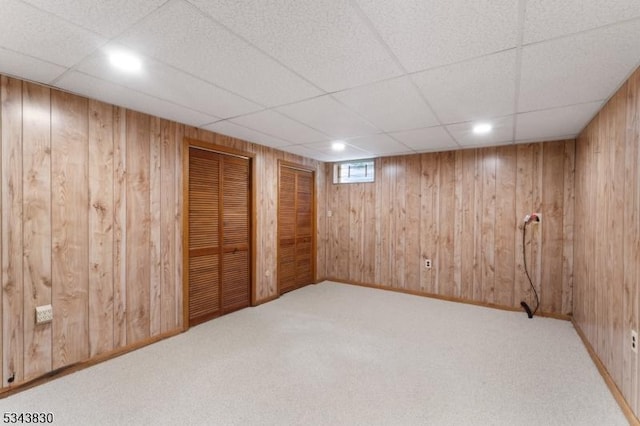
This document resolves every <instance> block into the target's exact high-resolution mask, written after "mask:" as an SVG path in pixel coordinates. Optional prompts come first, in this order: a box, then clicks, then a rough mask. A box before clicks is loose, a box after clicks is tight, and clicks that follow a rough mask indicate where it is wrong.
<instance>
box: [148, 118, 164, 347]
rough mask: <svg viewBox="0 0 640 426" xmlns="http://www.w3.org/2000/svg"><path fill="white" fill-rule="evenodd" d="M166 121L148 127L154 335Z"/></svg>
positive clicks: (157, 313) (158, 302)
mask: <svg viewBox="0 0 640 426" xmlns="http://www.w3.org/2000/svg"><path fill="white" fill-rule="evenodd" d="M164 125H166V122H165V121H164V120H161V119H160V118H157V117H152V118H151V123H150V126H151V131H150V149H149V157H150V160H151V162H150V169H149V192H150V201H149V203H150V223H149V228H150V229H149V232H150V235H149V258H150V262H151V263H150V269H149V279H150V288H149V290H150V292H149V293H150V294H149V334H150V335H151V336H156V335H158V334H160V329H161V312H162V311H161V308H162V293H161V288H162V287H161V286H162V282H161V275H162V247H161V232H160V225H161V217H160V216H161V210H160V205H161V200H162V180H161V179H162V177H161V169H160V150H161V145H162V126H164Z"/></svg>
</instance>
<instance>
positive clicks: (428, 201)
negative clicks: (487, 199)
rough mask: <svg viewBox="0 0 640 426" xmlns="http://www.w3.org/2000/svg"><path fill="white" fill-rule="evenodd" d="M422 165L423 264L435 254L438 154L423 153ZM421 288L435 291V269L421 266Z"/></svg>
mask: <svg viewBox="0 0 640 426" xmlns="http://www.w3.org/2000/svg"><path fill="white" fill-rule="evenodd" d="M420 160H421V167H422V179H421V182H420V186H421V188H420V191H421V200H420V251H421V254H420V259H421V262H420V264H421V266H422V265H424V261H425V260H427V259H431V260H432V262H433V258H434V254H435V237H436V235H435V234H436V232H435V220H434V217H433V204H434V198H435V182H436V178H437V170H436V161H435V160H436V156H435V154H422V155H421V157H420ZM420 272H421V274H420V289H421V290H422V291H425V292H430V293H434V289H435V283H434V281H435V280H434V275H435V274H434V271H433V267H432V268H431V269H426V268H424V267H421V268H420Z"/></svg>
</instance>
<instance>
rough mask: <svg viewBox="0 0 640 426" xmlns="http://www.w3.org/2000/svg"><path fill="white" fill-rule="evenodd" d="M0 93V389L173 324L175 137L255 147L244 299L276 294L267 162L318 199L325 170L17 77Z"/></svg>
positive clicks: (176, 307) (178, 179)
mask: <svg viewBox="0 0 640 426" xmlns="http://www.w3.org/2000/svg"><path fill="white" fill-rule="evenodd" d="M0 93H1V104H0V119H1V120H2V122H1V127H0V128H1V133H0V135H1V136H0V137H1V140H0V143H1V145H0V146H1V148H0V180H1V182H2V186H1V191H2V192H1V194H0V206H1V207H2V209H1V213H0V222H1V227H0V230H1V232H0V238H1V250H0V263H1V265H2V270H1V285H2V291H1V292H0V296H1V299H2V301H1V303H0V310H1V313H0V317H1V318H2V327H0V333H1V335H0V341H1V342H2V374H1V376H2V385H1V386H2V387H7V386H8V382H7V380H8V379H9V378H11V377H13V378H14V381H13V384H12V385H11V386H14V385H19V384H20V383H24V382H25V380H28V379H30V378H35V377H37V376H39V375H46V374H49V373H50V372H51V371H52V369H55V368H58V367H63V366H68V365H70V364H73V363H76V362H82V361H85V360H92V359H98V358H100V357H103V356H105V355H106V354H109V353H114V352H118V351H120V352H121V351H124V350H127V349H128V348H131V347H136V345H139V344H140V342H144V341H148V338H152V337H151V335H152V334H156V335H157V336H162V335H168V334H171V333H174V332H175V331H177V330H180V329H182V326H183V292H182V291H183V289H182V278H183V272H184V268H183V261H182V257H183V248H182V236H183V222H182V209H183V205H184V197H183V158H184V157H185V155H184V151H183V150H184V147H183V143H182V141H183V139H184V136H185V134H188V135H190V136H192V137H195V138H198V139H200V140H205V141H210V142H215V143H216V144H219V145H221V146H224V147H227V148H233V149H235V150H236V151H237V150H242V151H246V152H250V153H252V155H254V157H253V161H254V162H255V166H254V170H255V172H256V173H255V175H254V177H253V179H252V190H253V189H255V188H260V190H259V191H255V192H256V196H255V200H252V202H254V201H255V203H256V204H255V205H256V212H257V213H256V217H255V218H254V219H253V220H254V221H255V223H256V224H257V225H258V226H257V227H258V228H259V229H255V230H252V232H255V235H256V238H255V241H256V242H257V244H256V246H257V247H255V256H256V257H257V258H259V259H261V262H262V266H261V267H260V272H261V273H260V274H259V276H256V277H255V283H254V285H255V291H254V295H255V298H254V300H252V303H256V304H257V303H261V302H262V301H268V300H272V299H273V298H275V297H276V295H277V285H276V281H275V277H276V276H277V265H276V261H277V260H276V247H277V232H276V223H277V221H276V219H277V205H276V200H277V198H276V197H277V173H278V161H279V160H286V161H290V162H295V163H298V164H303V165H305V166H308V167H310V168H311V169H313V170H315V171H316V172H317V173H318V174H317V177H316V182H315V185H314V187H315V188H314V189H315V190H316V191H317V194H318V197H319V199H323V198H321V197H324V196H325V195H326V191H325V188H326V186H325V184H324V182H325V180H324V177H325V176H326V172H325V165H324V164H322V163H320V162H318V161H314V160H309V159H305V158H302V157H299V156H297V155H293V154H288V153H284V152H281V151H278V150H275V149H273V148H268V147H262V146H259V145H255V144H251V143H248V142H245V141H242V140H239V139H235V138H230V137H228V136H222V135H216V134H214V133H211V132H207V131H205V130H201V129H199V130H198V129H194V128H192V127H189V126H185V125H182V124H179V123H175V122H170V121H167V120H161V119H158V118H153V117H149V116H147V115H145V114H140V113H136V112H133V111H128V110H126V109H124V108H120V107H114V106H112V105H107V104H104V103H100V102H96V101H89V100H87V99H86V98H83V97H79V96H75V95H71V94H67V93H62V92H60V91H57V90H55V89H50V88H45V87H43V86H39V85H36V84H31V83H25V82H22V81H21V80H18V79H12V78H8V77H4V76H0ZM49 97H50V98H51V100H50V101H49ZM23 99H24V102H25V108H23ZM23 111H24V117H23ZM48 129H50V130H48ZM49 135H50V137H51V139H50V140H48V139H47V138H48V137H49ZM47 144H50V145H51V147H50V151H48V149H47ZM23 166H24V167H23ZM318 170H320V171H321V172H322V173H319V172H318ZM47 176H48V177H47ZM23 193H24V196H23ZM48 211H50V213H47V212H48ZM314 220H317V221H318V222H317V223H318V224H320V225H318V230H317V234H318V235H322V234H323V233H324V234H325V235H326V232H324V231H323V230H322V229H320V228H321V227H322V226H325V227H326V221H325V222H324V225H322V220H319V218H317V217H315V218H314ZM325 238H326V237H325ZM23 241H24V247H23ZM321 247H322V243H321V242H318V247H317V253H318V255H317V258H316V259H314V260H315V261H316V262H318V263H317V264H318V265H321V264H324V265H327V262H326V261H325V260H324V259H325V250H322V249H321ZM236 257H237V256H236ZM234 262H236V263H241V262H242V259H239V258H238V259H234ZM325 267H326V266H325ZM325 267H322V269H325ZM47 271H49V272H47ZM227 274H228V276H229V277H232V278H233V277H235V275H234V272H233V271H227ZM47 275H49V276H50V277H49V279H48V280H47ZM324 275H326V273H323V272H318V273H317V274H316V277H315V279H317V277H318V276H324ZM252 279H253V278H252ZM47 283H49V284H47ZM48 292H50V293H48ZM48 294H50V295H48ZM49 302H51V303H52V304H53V309H54V321H53V322H52V323H51V324H49V325H46V324H45V325H39V326H34V321H35V313H34V307H35V306H36V305H40V304H46V303H49ZM236 306H240V304H236ZM47 330H49V331H47ZM157 333H160V334H157Z"/></svg>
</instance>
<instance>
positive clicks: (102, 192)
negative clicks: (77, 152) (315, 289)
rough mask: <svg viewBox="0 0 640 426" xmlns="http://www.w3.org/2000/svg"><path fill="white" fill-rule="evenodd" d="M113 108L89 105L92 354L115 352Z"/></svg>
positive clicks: (90, 346)
mask: <svg viewBox="0 0 640 426" xmlns="http://www.w3.org/2000/svg"><path fill="white" fill-rule="evenodd" d="M112 123H113V107H112V106H111V105H108V104H104V103H102V102H97V101H90V102H89V197H90V199H89V353H90V356H92V357H93V356H96V355H99V354H102V353H106V352H110V351H111V350H113V283H114V280H113V271H114V268H113V213H114V210H113V186H114V185H113V127H112Z"/></svg>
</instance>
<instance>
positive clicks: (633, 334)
mask: <svg viewBox="0 0 640 426" xmlns="http://www.w3.org/2000/svg"><path fill="white" fill-rule="evenodd" d="M631 350H632V351H633V352H635V353H638V332H637V331H636V330H631Z"/></svg>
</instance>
